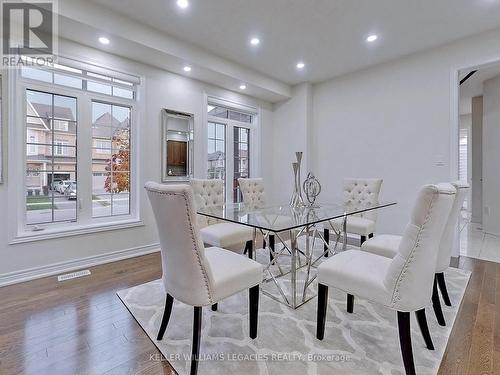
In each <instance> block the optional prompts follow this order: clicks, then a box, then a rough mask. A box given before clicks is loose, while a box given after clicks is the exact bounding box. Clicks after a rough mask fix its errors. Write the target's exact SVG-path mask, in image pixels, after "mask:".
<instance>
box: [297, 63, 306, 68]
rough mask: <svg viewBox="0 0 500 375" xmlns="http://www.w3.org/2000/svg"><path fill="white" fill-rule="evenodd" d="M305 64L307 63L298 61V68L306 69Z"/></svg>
mask: <svg viewBox="0 0 500 375" xmlns="http://www.w3.org/2000/svg"><path fill="white" fill-rule="evenodd" d="M305 66H306V64H304V63H303V62H302V61H300V62H298V63H297V69H304V67H305Z"/></svg>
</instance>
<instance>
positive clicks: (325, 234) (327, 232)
mask: <svg viewBox="0 0 500 375" xmlns="http://www.w3.org/2000/svg"><path fill="white" fill-rule="evenodd" d="M323 238H324V239H325V242H326V243H325V244H324V245H323V251H325V258H328V255H329V254H328V253H329V251H328V249H329V246H328V245H329V244H330V229H323Z"/></svg>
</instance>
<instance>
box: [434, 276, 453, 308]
mask: <svg viewBox="0 0 500 375" xmlns="http://www.w3.org/2000/svg"><path fill="white" fill-rule="evenodd" d="M435 277H436V279H437V282H438V287H439V290H440V291H441V296H442V297H443V301H444V304H445V305H446V306H451V301H450V296H449V295H448V289H447V288H446V280H445V279H444V273H443V272H439V273H436V276H435Z"/></svg>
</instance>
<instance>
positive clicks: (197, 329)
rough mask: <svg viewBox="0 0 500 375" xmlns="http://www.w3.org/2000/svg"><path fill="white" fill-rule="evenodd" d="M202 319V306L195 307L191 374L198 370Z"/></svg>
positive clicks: (194, 374)
mask: <svg viewBox="0 0 500 375" xmlns="http://www.w3.org/2000/svg"><path fill="white" fill-rule="evenodd" d="M201 319H202V310H201V306H200V307H197V306H196V307H195V308H194V319H193V348H192V350H191V371H190V375H196V373H197V372H198V357H199V354H200V340H201Z"/></svg>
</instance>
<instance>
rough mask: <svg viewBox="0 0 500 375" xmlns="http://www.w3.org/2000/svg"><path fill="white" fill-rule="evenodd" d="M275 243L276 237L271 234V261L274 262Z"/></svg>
mask: <svg viewBox="0 0 500 375" xmlns="http://www.w3.org/2000/svg"><path fill="white" fill-rule="evenodd" d="M274 243H275V238H274V234H270V235H269V248H270V249H271V251H270V252H269V261H270V262H272V261H273V260H274V255H273V254H274V247H275V246H274Z"/></svg>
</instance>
